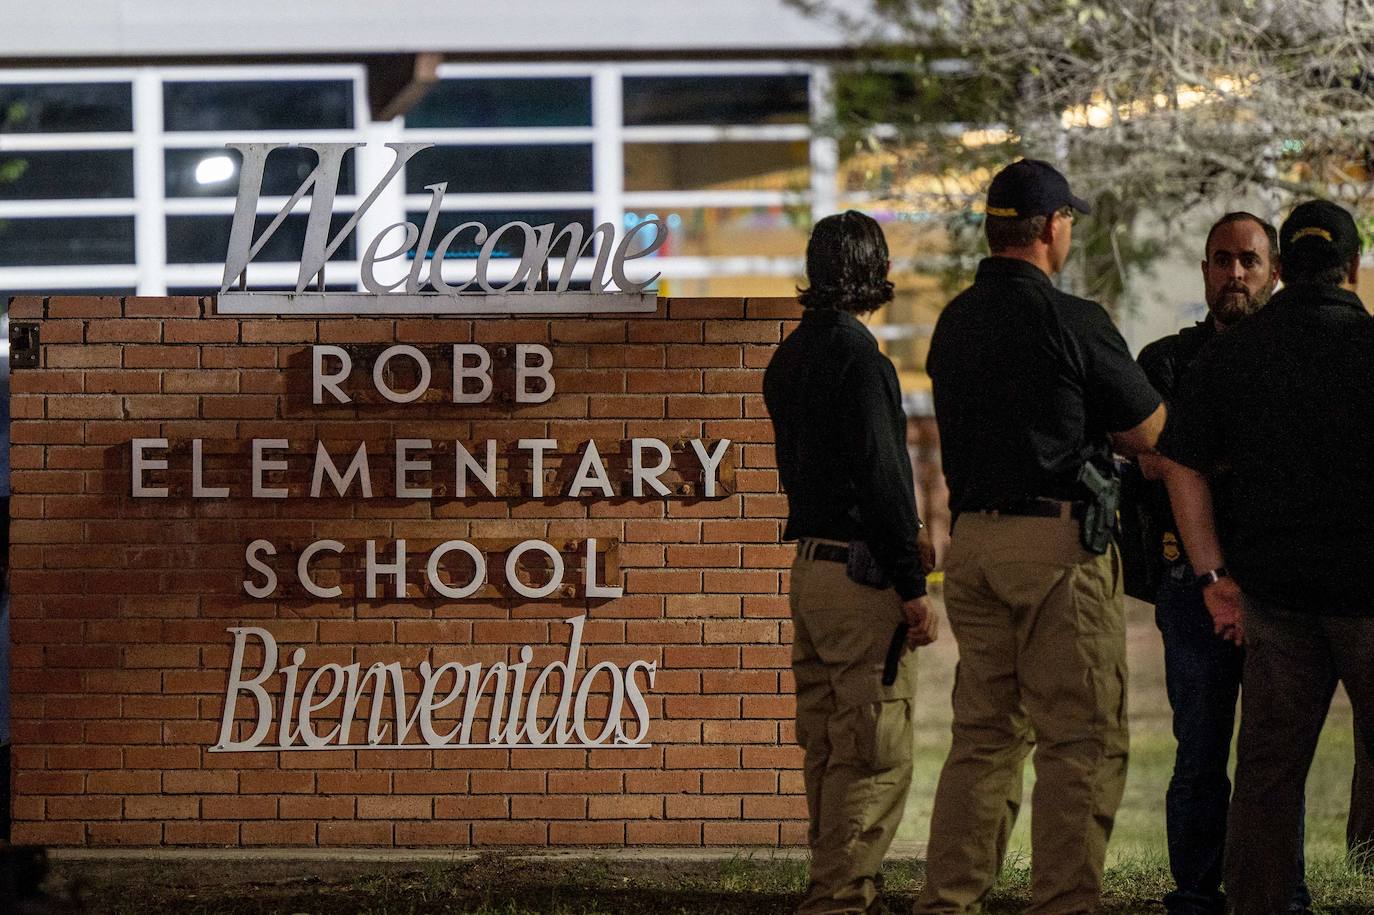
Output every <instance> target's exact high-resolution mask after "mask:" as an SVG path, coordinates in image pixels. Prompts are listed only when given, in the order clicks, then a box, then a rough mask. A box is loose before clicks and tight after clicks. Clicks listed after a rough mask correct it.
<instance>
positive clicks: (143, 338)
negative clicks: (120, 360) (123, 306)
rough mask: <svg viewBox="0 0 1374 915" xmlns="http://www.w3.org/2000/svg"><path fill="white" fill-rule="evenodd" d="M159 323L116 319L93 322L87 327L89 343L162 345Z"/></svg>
mask: <svg viewBox="0 0 1374 915" xmlns="http://www.w3.org/2000/svg"><path fill="white" fill-rule="evenodd" d="M161 341H162V324H161V322H159V321H147V320H140V319H116V320H98V321H91V322H90V323H89V324H87V325H86V342H87V343H160V342H161Z"/></svg>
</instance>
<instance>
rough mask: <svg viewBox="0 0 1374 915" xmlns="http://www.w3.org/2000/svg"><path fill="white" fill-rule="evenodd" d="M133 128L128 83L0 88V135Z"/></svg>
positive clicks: (131, 99)
mask: <svg viewBox="0 0 1374 915" xmlns="http://www.w3.org/2000/svg"><path fill="white" fill-rule="evenodd" d="M133 129H134V98H133V91H132V89H131V88H130V86H129V84H128V83H25V84H9V85H0V133H72V132H76V131H112V132H122V131H128V130H133Z"/></svg>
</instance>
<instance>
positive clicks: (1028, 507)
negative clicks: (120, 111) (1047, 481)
mask: <svg viewBox="0 0 1374 915" xmlns="http://www.w3.org/2000/svg"><path fill="white" fill-rule="evenodd" d="M1087 508H1088V503H1086V502H1063V501H1060V500H1059V499H1049V498H1045V497H1041V496H1028V497H1026V498H1024V499H1007V500H1006V501H1003V502H998V503H996V504H994V505H985V506H978V507H974V508H969V509H967V510H968V511H973V512H990V513H993V514H998V515H1013V516H1016V517H1020V518H1073V519H1075V520H1081V519H1082V518H1083V514H1084V512H1085V511H1086V510H1087Z"/></svg>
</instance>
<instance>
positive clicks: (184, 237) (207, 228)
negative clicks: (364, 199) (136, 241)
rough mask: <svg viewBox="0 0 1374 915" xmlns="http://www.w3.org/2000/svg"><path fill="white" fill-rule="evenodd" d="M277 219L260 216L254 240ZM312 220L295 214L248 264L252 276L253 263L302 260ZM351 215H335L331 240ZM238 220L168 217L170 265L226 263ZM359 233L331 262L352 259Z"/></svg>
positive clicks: (210, 217) (285, 220) (216, 217)
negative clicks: (302, 248)
mask: <svg viewBox="0 0 1374 915" xmlns="http://www.w3.org/2000/svg"><path fill="white" fill-rule="evenodd" d="M273 218H274V216H273V215H269V214H266V213H260V214H258V218H257V220H256V221H255V223H254V225H253V238H255V239H256V238H257V237H258V236H259V235H260V234H261V233H262V230H263V229H266V228H267V225H268V223H270V222H271V221H272V220H273ZM308 219H309V217H308V215H307V214H305V213H294V214H292V215H290V216H288V217H286V219H284V220H283V221H282V224H281V225H279V226H277V231H275V232H273V233H272V237H271V238H269V239H268V240H267V243H266V244H265V245H263V246H262V250H261V251H259V252H258V255H257V257H255V258H253V260H252V262H250V263H249V265H248V273H249V276H250V277H251V276H252V272H253V264H255V263H266V262H277V263H282V262H285V263H295V262H297V261H299V260H300V259H301V247H302V246H303V245H304V244H305V225H306V222H307V220H308ZM347 221H348V215H346V214H343V213H335V214H334V216H333V218H332V219H331V220H330V224H329V237H330V238H331V239H332V238H333V237H334V236H335V235H336V234H337V233H338V231H339V230H340V229H342V228H343V224H344V223H345V222H347ZM233 224H234V217H233V216H229V215H225V216H168V217H167V263H169V264H222V263H224V255H225V254H226V253H227V252H228V250H229V230H230V229H231V228H232V227H233ZM357 239H358V233H357V229H356V227H355V229H354V231H352V232H349V233H348V237H347V238H345V239H344V241H343V243H342V244H341V245H339V249H338V250H337V251H335V252H334V254H333V256H332V257H330V260H333V261H338V260H352V259H353V258H354V257H355V256H356V252H357V250H358V245H357Z"/></svg>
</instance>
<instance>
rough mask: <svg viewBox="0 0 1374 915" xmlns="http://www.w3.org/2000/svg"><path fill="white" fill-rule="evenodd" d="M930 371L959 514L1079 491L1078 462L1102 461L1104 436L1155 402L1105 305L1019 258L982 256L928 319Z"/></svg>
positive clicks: (1131, 423)
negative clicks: (934, 318) (964, 284)
mask: <svg viewBox="0 0 1374 915" xmlns="http://www.w3.org/2000/svg"><path fill="white" fill-rule="evenodd" d="M926 370H927V371H928V372H929V373H930V378H931V381H932V382H933V383H934V393H935V417H936V421H937V422H938V423H939V426H940V449H941V452H942V455H943V458H944V468H945V479H946V481H947V482H948V484H949V495H950V498H949V504H950V510H951V512H952V513H954V514H955V515H957V514H959V513H960V512H965V511H978V510H982V509H987V508H993V507H996V506H998V505H1001V504H1005V503H1007V502H1011V501H1015V500H1017V499H1024V498H1027V497H1034V496H1042V497H1048V498H1053V499H1063V500H1071V499H1082V498H1085V497H1086V495H1087V493H1086V492H1085V491H1084V490H1083V488H1082V487H1081V486H1080V485H1079V484H1077V483H1076V482H1075V481H1076V479H1077V477H1078V473H1079V470H1080V469H1081V468H1082V466H1083V463H1084V461H1085V460H1089V459H1091V460H1094V462H1095V463H1097V464H1098V465H1099V467H1101V468H1103V469H1106V468H1109V467H1110V466H1111V448H1110V444H1109V442H1108V440H1107V434H1108V433H1109V432H1121V431H1124V430H1127V429H1131V428H1133V427H1135V426H1137V425H1139V424H1140V423H1141V422H1143V421H1144V420H1145V419H1146V418H1147V417H1149V416H1150V414H1151V413H1153V412H1154V411H1155V409H1156V408H1158V407H1159V395H1158V394H1156V393H1155V390H1154V388H1152V387H1150V384H1149V382H1148V381H1146V379H1145V375H1144V373H1143V372H1142V371H1141V370H1140V367H1139V366H1138V365H1136V363H1135V360H1134V359H1132V358H1131V354H1130V351H1129V350H1127V348H1126V342H1125V341H1124V340H1122V339H1121V334H1120V333H1119V332H1118V331H1117V329H1116V327H1114V326H1113V325H1112V321H1111V318H1110V317H1108V315H1107V312H1106V311H1105V310H1103V308H1102V306H1101V305H1098V304H1097V303H1096V302H1090V301H1088V300H1087V299H1080V298H1078V297H1076V296H1072V295H1069V294H1067V293H1064V292H1060V291H1059V290H1058V289H1056V288H1055V287H1054V285H1053V284H1052V283H1051V282H1050V279H1049V277H1048V276H1046V275H1045V273H1044V271H1042V270H1040V269H1039V268H1038V267H1036V266H1034V265H1033V264H1029V263H1027V262H1025V261H1022V260H1018V259H1014V258H1007V257H989V258H985V259H984V260H983V262H982V263H981V264H979V265H978V273H977V276H976V278H975V279H974V283H973V285H972V286H970V287H969V288H968V289H966V290H964V291H963V292H962V293H960V294H959V295H958V296H957V297H956V298H955V299H954V300H953V301H952V302H950V303H949V305H948V306H946V307H945V310H944V312H943V313H942V314H941V315H940V320H939V321H938V322H937V323H936V325H935V333H934V335H933V336H932V337H931V341H930V355H929V356H928V357H927V359H926Z"/></svg>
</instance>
